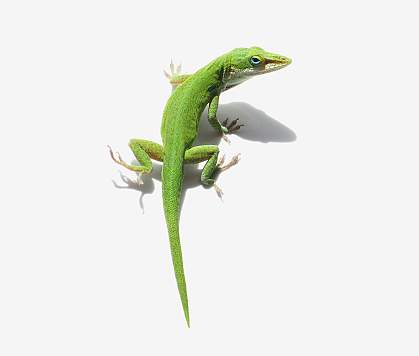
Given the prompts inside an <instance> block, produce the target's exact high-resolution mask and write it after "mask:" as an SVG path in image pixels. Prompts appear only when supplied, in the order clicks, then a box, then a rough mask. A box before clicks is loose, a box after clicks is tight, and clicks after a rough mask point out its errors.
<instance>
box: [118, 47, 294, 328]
mask: <svg viewBox="0 0 419 356" xmlns="http://www.w3.org/2000/svg"><path fill="white" fill-rule="evenodd" d="M290 63H291V60H290V59H289V58H287V57H284V56H282V55H279V54H275V53H270V52H266V51H264V50H263V49H261V48H259V47H251V48H236V49H234V50H232V51H230V52H228V53H226V54H224V55H222V56H220V57H218V58H216V59H215V60H213V61H212V62H210V63H209V64H208V65H206V66H205V67H203V68H201V69H200V70H198V71H197V72H196V73H194V74H191V75H187V74H183V75H178V74H177V73H173V65H171V68H172V74H174V75H173V76H172V77H170V76H169V77H170V79H171V80H170V81H171V83H172V85H173V92H172V95H171V96H170V98H169V100H168V101H167V104H166V107H165V109H164V113H163V121H162V125H161V136H162V141H163V145H160V144H158V143H154V142H151V141H147V140H140V139H132V140H131V141H130V142H129V146H130V148H131V150H132V151H133V153H134V155H135V157H136V158H137V160H138V161H139V162H140V163H141V166H134V165H129V164H127V163H125V162H124V161H123V160H122V159H121V157H120V156H119V155H118V156H117V157H115V155H114V154H113V152H112V150H110V153H111V157H112V159H114V160H115V161H116V162H117V163H118V164H121V165H122V166H124V167H126V168H128V169H130V170H132V171H134V172H137V173H150V172H151V170H152V163H151V159H154V160H157V161H160V162H163V171H162V186H163V206H164V213H165V217H166V223H167V230H168V234H169V241H170V250H171V253H172V261H173V267H174V270H175V277H176V281H177V286H178V290H179V294H180V299H181V302H182V307H183V312H184V315H185V319H186V322H187V324H188V327H189V326H190V319H189V307H188V295H187V291H186V281H185V273H184V268H183V259H182V249H181V244H180V237H179V212H180V195H181V190H182V182H183V165H184V164H188V163H199V162H204V161H207V163H206V164H205V166H204V168H203V170H202V174H201V182H202V184H203V185H206V186H212V185H214V176H215V174H216V173H217V170H219V169H220V167H219V166H218V165H217V159H218V153H219V149H218V146H216V145H202V146H195V147H192V144H193V142H194V140H195V138H196V137H197V134H198V124H199V120H200V117H201V114H202V112H203V111H204V109H205V107H206V106H207V105H209V109H208V120H209V122H210V124H211V126H212V127H214V129H216V130H217V131H218V132H219V133H220V134H221V135H223V136H224V135H225V134H228V133H231V132H233V131H236V130H237V129H239V128H240V126H242V125H237V124H236V122H237V120H235V121H234V122H233V123H231V124H230V125H225V126H224V125H222V124H221V123H220V122H219V121H218V120H217V115H216V114H217V108H218V100H219V96H220V94H221V92H223V91H225V90H227V89H230V88H232V87H234V86H236V85H238V84H240V83H242V82H244V81H245V80H247V79H250V78H251V77H253V76H256V75H260V74H265V73H269V72H272V71H276V70H278V69H281V68H283V67H285V66H287V65H288V64H290Z"/></svg>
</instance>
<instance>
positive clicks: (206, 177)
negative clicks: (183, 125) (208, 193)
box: [185, 145, 239, 196]
mask: <svg viewBox="0 0 419 356" xmlns="http://www.w3.org/2000/svg"><path fill="white" fill-rule="evenodd" d="M218 154H219V149H218V146H215V145H202V146H195V147H192V148H190V149H189V150H187V151H186V152H185V163H200V162H205V161H207V163H206V164H205V166H204V168H203V169H202V173H201V183H202V184H203V185H204V186H207V187H210V186H212V187H214V189H215V191H216V192H217V194H218V196H221V195H222V194H223V192H222V190H221V189H220V188H219V187H218V186H217V185H216V184H215V178H216V175H217V173H219V172H222V171H225V170H226V169H228V168H230V167H231V166H233V165H235V164H237V162H238V161H239V155H237V156H234V157H233V159H232V160H231V161H230V162H229V163H227V164H226V165H223V163H224V156H223V157H222V158H221V160H220V161H219V162H218Z"/></svg>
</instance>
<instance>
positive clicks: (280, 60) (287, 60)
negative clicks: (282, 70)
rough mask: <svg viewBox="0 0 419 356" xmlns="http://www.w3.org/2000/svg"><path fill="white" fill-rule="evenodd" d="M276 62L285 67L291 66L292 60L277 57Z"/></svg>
mask: <svg viewBox="0 0 419 356" xmlns="http://www.w3.org/2000/svg"><path fill="white" fill-rule="evenodd" d="M274 62H275V63H277V64H279V65H281V66H283V67H285V66H287V65H289V64H291V62H292V59H291V58H288V57H285V56H276V58H274Z"/></svg>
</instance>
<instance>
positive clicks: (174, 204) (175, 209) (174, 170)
mask: <svg viewBox="0 0 419 356" xmlns="http://www.w3.org/2000/svg"><path fill="white" fill-rule="evenodd" d="M183 157H184V150H179V152H178V153H177V154H175V153H173V154H171V155H170V154H167V155H166V156H165V159H164V162H163V171H162V187H163V206H164V214H165V217H166V224H167V230H168V233H169V242H170V250H171V253H172V262H173V267H174V270H175V277H176V282H177V287H178V290H179V295H180V299H181V302H182V307H183V313H184V314H185V319H186V323H187V324H188V327H190V323H189V306H188V294H187V291H186V281H185V272H184V269H183V258H182V247H181V245H180V236H179V212H180V195H181V191H182V181H183Z"/></svg>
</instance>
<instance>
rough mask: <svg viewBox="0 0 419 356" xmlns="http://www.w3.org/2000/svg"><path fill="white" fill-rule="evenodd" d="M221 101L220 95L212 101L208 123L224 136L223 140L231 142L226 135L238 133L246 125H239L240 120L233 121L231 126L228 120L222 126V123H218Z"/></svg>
mask: <svg viewBox="0 0 419 356" xmlns="http://www.w3.org/2000/svg"><path fill="white" fill-rule="evenodd" d="M219 99H220V96H219V95H216V96H214V97H213V98H212V99H211V101H210V104H209V107H208V121H209V123H210V125H211V126H212V127H213V128H214V129H215V130H216V131H218V132H219V133H221V134H222V135H223V139H224V140H226V141H227V142H229V140H228V138H227V137H226V136H225V135H227V134H231V133H233V132H234V131H237V130H238V129H240V127H242V126H244V125H237V121H239V119H235V120H233V121H232V122H231V123H230V124H228V119H225V120H224V121H223V123H222V124H221V123H220V121H218V119H217V110H218V101H219Z"/></svg>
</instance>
